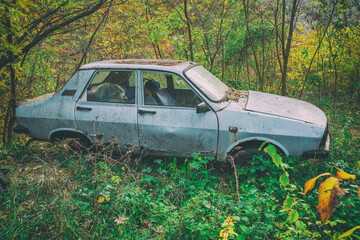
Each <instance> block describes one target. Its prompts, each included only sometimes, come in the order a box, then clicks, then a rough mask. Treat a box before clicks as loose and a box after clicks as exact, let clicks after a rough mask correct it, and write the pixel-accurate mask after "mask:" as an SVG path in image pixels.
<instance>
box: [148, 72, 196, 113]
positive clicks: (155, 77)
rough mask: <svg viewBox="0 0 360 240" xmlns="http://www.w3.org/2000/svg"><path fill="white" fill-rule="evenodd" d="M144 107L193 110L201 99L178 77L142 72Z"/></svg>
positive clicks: (161, 73)
mask: <svg viewBox="0 0 360 240" xmlns="http://www.w3.org/2000/svg"><path fill="white" fill-rule="evenodd" d="M143 86H144V103H145V105H162V106H177V107H191V108H195V107H196V106H197V105H198V104H199V103H201V102H202V101H201V99H200V98H199V97H198V96H197V95H196V94H195V92H194V91H193V90H192V89H191V87H189V85H187V83H186V82H185V81H184V80H183V79H182V78H181V77H179V76H177V75H173V74H169V73H163V72H143Z"/></svg>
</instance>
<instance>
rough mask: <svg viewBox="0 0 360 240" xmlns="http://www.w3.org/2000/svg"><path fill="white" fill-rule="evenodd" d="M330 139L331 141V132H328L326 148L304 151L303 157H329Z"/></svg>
mask: <svg viewBox="0 0 360 240" xmlns="http://www.w3.org/2000/svg"><path fill="white" fill-rule="evenodd" d="M330 141H331V137H330V134H327V136H326V142H325V146H324V148H323V149H322V150H312V151H308V152H304V154H303V155H302V156H301V157H302V158H305V159H308V158H318V159H323V158H327V157H328V156H329V152H330Z"/></svg>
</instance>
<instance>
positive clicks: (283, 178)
mask: <svg viewBox="0 0 360 240" xmlns="http://www.w3.org/2000/svg"><path fill="white" fill-rule="evenodd" d="M279 181H280V183H281V185H283V186H284V187H285V186H286V185H288V184H289V177H288V176H287V175H286V173H284V174H283V175H281V176H280V179H279Z"/></svg>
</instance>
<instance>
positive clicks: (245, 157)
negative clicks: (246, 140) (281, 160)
mask: <svg viewBox="0 0 360 240" xmlns="http://www.w3.org/2000/svg"><path fill="white" fill-rule="evenodd" d="M259 148H260V144H256V145H251V146H237V147H236V148H235V149H234V150H235V151H234V153H233V154H232V157H233V159H234V163H235V165H236V166H240V167H251V166H252V163H253V156H263V157H269V155H267V154H266V153H265V152H264V151H263V150H260V151H259Z"/></svg>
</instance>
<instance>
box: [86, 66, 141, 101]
mask: <svg viewBox="0 0 360 240" xmlns="http://www.w3.org/2000/svg"><path fill="white" fill-rule="evenodd" d="M135 76H136V75H135V72H134V71H98V72H96V73H95V76H94V78H93V80H92V81H91V83H90V85H89V87H88V88H87V94H86V96H87V97H86V98H87V101H89V102H111V103H129V104H134V103H135V81H136V77H135Z"/></svg>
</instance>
